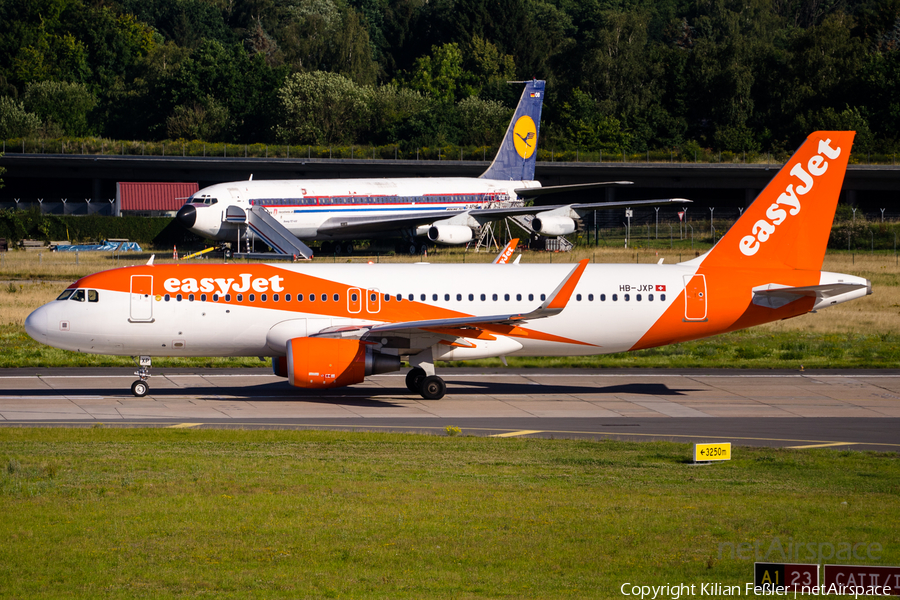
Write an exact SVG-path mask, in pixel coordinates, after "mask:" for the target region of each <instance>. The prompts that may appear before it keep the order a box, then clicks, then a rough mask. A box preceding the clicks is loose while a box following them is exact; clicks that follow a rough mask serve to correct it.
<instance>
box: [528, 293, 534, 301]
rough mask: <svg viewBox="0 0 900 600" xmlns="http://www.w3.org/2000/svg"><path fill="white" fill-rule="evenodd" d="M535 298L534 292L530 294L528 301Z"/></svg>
mask: <svg viewBox="0 0 900 600" xmlns="http://www.w3.org/2000/svg"><path fill="white" fill-rule="evenodd" d="M532 300H534V294H528V301H529V302H531V301H532Z"/></svg>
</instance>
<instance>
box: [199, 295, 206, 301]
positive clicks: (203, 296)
mask: <svg viewBox="0 0 900 600" xmlns="http://www.w3.org/2000/svg"><path fill="white" fill-rule="evenodd" d="M200 302H206V294H200Z"/></svg>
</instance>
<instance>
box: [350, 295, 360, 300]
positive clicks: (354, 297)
mask: <svg viewBox="0 0 900 600" xmlns="http://www.w3.org/2000/svg"><path fill="white" fill-rule="evenodd" d="M358 298H359V296H357V295H356V294H350V302H356V301H357V299H358Z"/></svg>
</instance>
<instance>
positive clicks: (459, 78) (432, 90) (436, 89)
mask: <svg viewBox="0 0 900 600" xmlns="http://www.w3.org/2000/svg"><path fill="white" fill-rule="evenodd" d="M465 79H467V77H465V74H464V71H463V57H462V52H461V51H460V49H459V46H458V45H457V44H455V43H450V44H444V45H443V46H434V47H432V48H431V54H430V55H428V56H423V57H421V58H419V59H418V60H416V65H415V68H414V69H413V73H412V77H411V78H410V82H409V84H410V87H412V88H413V89H414V90H418V91H420V92H422V93H423V94H426V95H428V96H431V97H432V98H434V99H435V100H437V101H439V102H453V101H455V100H456V98H457V97H461V98H464V97H466V96H469V95H471V92H472V91H473V90H472V89H471V88H470V87H469V86H466V85H465Z"/></svg>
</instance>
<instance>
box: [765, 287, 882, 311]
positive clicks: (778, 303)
mask: <svg viewBox="0 0 900 600" xmlns="http://www.w3.org/2000/svg"><path fill="white" fill-rule="evenodd" d="M866 287H867V286H866V285H865V284H861V283H826V284H822V285H807V286H802V287H787V286H783V285H779V284H775V283H769V284H767V285H761V286H759V287H755V288H753V304H756V305H757V306H765V307H767V308H781V307H782V306H784V305H785V304H790V303H791V302H793V301H794V300H799V299H800V298H815V299H816V301H817V302H821V301H822V300H828V299H829V298H834V297H837V296H841V295H843V294H846V293H848V292H852V291H855V290H860V289H863V288H866Z"/></svg>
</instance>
